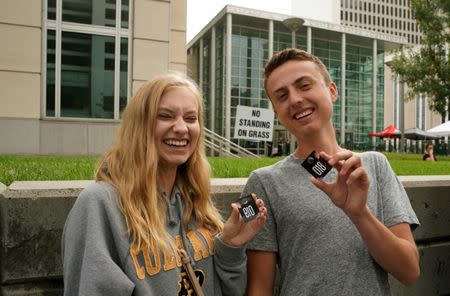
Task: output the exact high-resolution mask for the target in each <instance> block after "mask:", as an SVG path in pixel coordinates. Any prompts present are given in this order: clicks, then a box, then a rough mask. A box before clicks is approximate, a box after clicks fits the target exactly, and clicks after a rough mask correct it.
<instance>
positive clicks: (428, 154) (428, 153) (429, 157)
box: [422, 143, 437, 161]
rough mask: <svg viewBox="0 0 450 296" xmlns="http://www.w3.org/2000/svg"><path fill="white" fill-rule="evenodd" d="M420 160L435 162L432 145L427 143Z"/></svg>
mask: <svg viewBox="0 0 450 296" xmlns="http://www.w3.org/2000/svg"><path fill="white" fill-rule="evenodd" d="M422 159H423V160H426V161H436V160H437V159H436V156H435V155H434V153H433V143H428V144H427V145H426V146H425V153H424V154H423V157H422Z"/></svg>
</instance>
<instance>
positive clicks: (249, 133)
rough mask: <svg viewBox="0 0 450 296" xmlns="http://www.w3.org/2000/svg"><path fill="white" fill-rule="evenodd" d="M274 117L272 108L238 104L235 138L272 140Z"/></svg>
mask: <svg viewBox="0 0 450 296" xmlns="http://www.w3.org/2000/svg"><path fill="white" fill-rule="evenodd" d="M273 118H274V115H273V111H272V110H270V109H264V108H254V107H247V106H241V105H239V106H237V110H236V123H235V126H234V138H236V139H246V140H254V141H272V136H273Z"/></svg>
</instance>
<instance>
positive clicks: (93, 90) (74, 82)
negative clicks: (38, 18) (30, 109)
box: [45, 0, 129, 119]
mask: <svg viewBox="0 0 450 296" xmlns="http://www.w3.org/2000/svg"><path fill="white" fill-rule="evenodd" d="M117 1H118V0H117ZM47 3H48V7H47V10H48V14H47V18H48V20H53V19H56V18H59V17H60V18H61V19H62V22H61V24H56V26H60V27H57V28H54V26H55V23H54V22H52V23H49V27H51V28H52V29H50V30H48V34H47V49H46V55H47V67H46V77H47V78H46V80H47V81H46V112H45V115H46V116H49V117H76V118H107V119H113V118H115V119H118V118H120V116H121V113H122V111H123V110H124V108H125V106H126V103H127V98H128V32H127V31H126V32H123V31H118V30H116V28H115V26H122V28H127V27H128V13H129V11H128V5H129V0H121V6H120V9H121V11H120V15H121V23H120V24H119V23H117V24H116V7H117V3H116V0H99V1H93V0H48V2H47ZM57 6H58V7H59V6H61V7H62V11H61V12H60V13H61V15H60V16H57V15H56V11H57V9H56V7H57ZM74 23H75V24H83V25H84V26H83V27H82V26H80V29H79V30H83V31H82V32H81V31H78V29H76V26H74ZM86 25H88V26H86ZM89 25H95V26H89ZM69 26H70V27H69ZM99 26H103V28H99ZM74 27H75V29H74ZM66 28H67V29H66ZM55 29H56V31H55ZM58 31H60V32H61V35H60V36H61V38H60V40H59V39H58V38H56V36H57V34H55V32H58ZM77 31H78V32H77ZM116 44H118V45H117V46H116ZM56 52H60V58H58V57H56ZM59 60H60V62H58V63H57V61H59ZM56 74H59V75H56ZM115 85H117V86H118V87H117V88H116V87H115ZM116 89H117V90H118V91H116ZM55 94H59V95H58V96H55Z"/></svg>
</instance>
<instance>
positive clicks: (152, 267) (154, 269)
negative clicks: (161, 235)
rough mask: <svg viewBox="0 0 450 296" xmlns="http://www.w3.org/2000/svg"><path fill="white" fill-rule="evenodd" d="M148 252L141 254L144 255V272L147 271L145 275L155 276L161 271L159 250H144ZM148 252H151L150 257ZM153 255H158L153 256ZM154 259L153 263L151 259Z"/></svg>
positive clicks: (152, 248)
mask: <svg viewBox="0 0 450 296" xmlns="http://www.w3.org/2000/svg"><path fill="white" fill-rule="evenodd" d="M146 249H147V250H148V252H145V251H144V250H141V251H142V254H143V255H144V261H145V270H147V273H148V274H149V275H155V274H157V273H158V272H159V271H160V270H161V259H160V258H159V250H156V249H155V248H154V247H151V248H146ZM150 252H152V256H150V254H149V253H150ZM155 254H158V255H157V256H155ZM152 258H153V259H154V261H155V262H154V263H153V262H152V260H151V259H152Z"/></svg>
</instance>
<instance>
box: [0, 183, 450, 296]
mask: <svg viewBox="0 0 450 296" xmlns="http://www.w3.org/2000/svg"><path fill="white" fill-rule="evenodd" d="M400 180H401V181H402V183H403V184H404V186H405V188H406V191H407V192H408V195H409V197H410V200H411V203H412V205H413V207H414V209H415V211H416V213H417V215H418V216H419V219H420V221H421V222H422V226H421V227H420V228H418V229H417V230H416V231H415V232H414V237H415V239H416V241H417V244H418V246H419V251H420V256H421V258H420V264H421V271H422V276H421V278H420V279H419V281H418V282H417V283H416V284H415V285H414V286H413V287H409V288H405V287H403V286H401V285H400V284H399V283H398V282H397V281H396V280H394V279H392V278H391V279H390V280H391V284H392V292H393V295H402V296H403V295H408V296H409V295H443V294H450V281H449V280H448V279H449V278H450V176H414V177H401V178H400ZM90 182H92V181H61V182H14V183H13V184H11V185H10V186H9V187H5V186H2V184H1V183H0V295H5V296H12V295H15V296H17V295H23V296H25V295H27V296H30V295H62V291H63V283H62V279H61V278H62V264H61V259H60V258H61V257H60V256H61V255H60V254H61V252H60V248H61V247H60V238H61V234H62V228H63V225H64V222H65V219H66V216H67V214H68V212H69V211H70V209H71V207H72V205H73V203H74V201H75V199H76V197H77V196H78V194H79V192H80V191H81V190H82V189H83V188H84V187H85V186H87V185H88V184H89V183H90ZM245 182H246V179H245V178H239V179H214V180H213V181H212V195H213V199H214V201H215V204H216V205H217V207H218V208H219V209H220V210H221V212H222V213H223V215H224V216H228V215H229V212H230V208H229V204H230V202H231V201H233V200H235V199H237V198H238V197H239V194H240V192H241V191H242V189H243V186H244V184H245Z"/></svg>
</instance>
